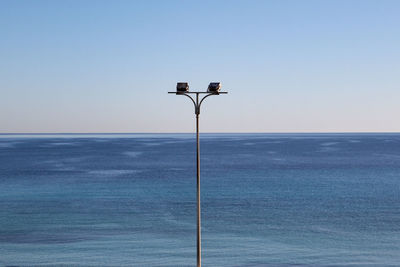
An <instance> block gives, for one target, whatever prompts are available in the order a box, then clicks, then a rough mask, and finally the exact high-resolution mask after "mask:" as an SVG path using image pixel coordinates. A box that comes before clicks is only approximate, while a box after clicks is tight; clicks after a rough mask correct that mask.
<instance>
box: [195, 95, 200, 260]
mask: <svg viewBox="0 0 400 267" xmlns="http://www.w3.org/2000/svg"><path fill="white" fill-rule="evenodd" d="M196 104H197V108H196V154H197V156H196V157H197V267H201V212H200V140H199V115H200V106H199V94H196Z"/></svg>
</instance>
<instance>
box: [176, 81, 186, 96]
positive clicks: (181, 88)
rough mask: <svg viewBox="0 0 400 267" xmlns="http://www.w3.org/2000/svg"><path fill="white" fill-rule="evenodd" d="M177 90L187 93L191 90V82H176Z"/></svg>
mask: <svg viewBox="0 0 400 267" xmlns="http://www.w3.org/2000/svg"><path fill="white" fill-rule="evenodd" d="M176 92H177V93H185V92H189V84H188V83H182V82H180V83H177V84H176Z"/></svg>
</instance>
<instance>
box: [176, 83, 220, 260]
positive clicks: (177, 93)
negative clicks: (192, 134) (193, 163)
mask: <svg viewBox="0 0 400 267" xmlns="http://www.w3.org/2000/svg"><path fill="white" fill-rule="evenodd" d="M168 93H169V94H176V95H184V96H187V97H189V98H190V100H191V101H192V102H193V104H194V108H195V114H196V157H197V267H201V210H200V138H199V117H200V116H199V115H200V106H201V103H202V102H203V101H204V99H206V98H207V97H209V96H211V95H219V94H227V92H219V91H216V92H210V91H207V92H189V91H188V90H186V91H185V92H178V91H177V92H168ZM190 94H196V101H195V100H194V99H193V98H192V97H191V96H190ZM199 94H206V96H204V97H203V98H202V99H201V101H200V102H199Z"/></svg>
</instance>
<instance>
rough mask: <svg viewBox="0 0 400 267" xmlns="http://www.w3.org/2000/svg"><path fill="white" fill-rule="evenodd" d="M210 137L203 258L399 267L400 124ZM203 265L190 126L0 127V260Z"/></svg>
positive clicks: (205, 157)
mask: <svg viewBox="0 0 400 267" xmlns="http://www.w3.org/2000/svg"><path fill="white" fill-rule="evenodd" d="M201 138H202V139H201V160H202V165H201V167H202V169H201V176H202V178H201V183H202V226H203V231H202V234H203V254H202V256H203V265H204V266H242V267H244V266H246V267H249V266H400V134H204V135H202V136H201ZM195 263H196V178H195V139H194V135H192V134H126V135H123V134H122V135H107V134H103V135H101V134H99V135H24V136H21V135H1V136H0V265H6V266H7V265H13V266H15V265H18V266H35V265H36V266H195Z"/></svg>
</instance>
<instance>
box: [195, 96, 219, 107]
mask: <svg viewBox="0 0 400 267" xmlns="http://www.w3.org/2000/svg"><path fill="white" fill-rule="evenodd" d="M210 95H215V94H213V93H211V94H208V95H206V96H205V97H203V98H202V99H201V101H200V103H199V109H200V106H201V103H203V101H204V99H206V98H207V97H209V96H210Z"/></svg>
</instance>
